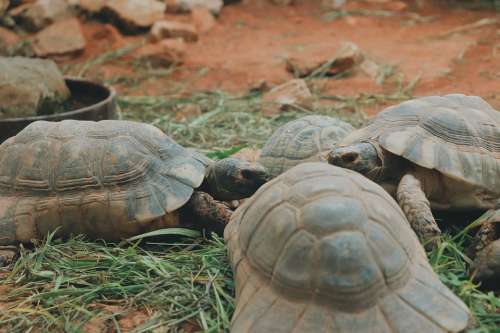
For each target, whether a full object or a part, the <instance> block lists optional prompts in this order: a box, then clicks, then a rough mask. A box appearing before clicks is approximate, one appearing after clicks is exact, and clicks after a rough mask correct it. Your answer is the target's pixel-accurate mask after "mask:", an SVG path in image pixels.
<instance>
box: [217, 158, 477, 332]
mask: <svg viewBox="0 0 500 333" xmlns="http://www.w3.org/2000/svg"><path fill="white" fill-rule="evenodd" d="M225 238H226V240H227V241H228V246H229V254H230V259H231V263H232V266H233V270H234V272H235V276H236V295H237V307H236V312H235V315H234V317H233V327H232V332H291V331H294V332H330V331H333V332H391V331H393V332H458V331H460V330H462V329H463V328H464V327H465V326H466V325H467V322H468V318H469V312H468V310H467V308H466V306H465V305H464V304H463V303H462V302H461V301H460V300H459V299H458V298H457V297H456V296H455V295H453V293H452V292H451V291H450V290H448V289H447V288H446V287H445V286H444V285H443V284H442V283H441V282H440V281H439V279H438V278H437V276H436V275H435V274H434V273H433V271H432V269H431V267H430V266H429V264H428V262H427V259H426V256H425V253H424V251H423V248H422V247H421V245H420V244H419V242H418V240H417V238H416V236H415V234H414V233H413V231H412V230H411V227H410V225H409V223H408V221H407V220H406V218H405V216H404V214H403V212H402V211H401V210H400V208H399V207H398V205H397V204H396V202H395V201H394V200H393V199H392V198H391V197H390V196H389V195H388V194H387V193H386V192H385V191H384V190H383V189H382V188H381V187H380V186H378V185H376V184H375V183H373V182H371V181H369V180H368V179H366V178H364V177H363V176H361V175H359V174H357V173H355V172H352V171H350V170H345V169H341V168H338V167H334V166H330V165H328V164H324V163H304V164H301V165H298V166H296V167H294V168H292V169H290V170H289V171H287V172H285V173H284V174H282V175H281V176H279V177H277V178H276V179H274V180H273V181H271V182H269V183H267V184H266V185H264V186H263V187H262V188H261V189H259V191H257V193H256V194H255V195H254V196H253V197H252V198H251V199H250V200H248V201H247V202H245V203H244V204H243V205H242V206H241V207H240V208H238V210H237V211H236V213H235V215H234V216H233V218H232V219H231V222H230V224H229V226H228V227H227V228H226V233H225Z"/></svg>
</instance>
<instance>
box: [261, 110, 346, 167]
mask: <svg viewBox="0 0 500 333" xmlns="http://www.w3.org/2000/svg"><path fill="white" fill-rule="evenodd" d="M353 130H354V128H353V127H352V126H351V125H350V124H349V123H346V122H344V121H342V120H339V119H336V118H332V117H327V116H306V117H302V118H299V119H296V120H294V121H291V122H289V123H286V124H285V125H283V126H281V127H279V128H278V129H277V130H276V131H275V132H274V133H273V135H272V136H271V137H270V138H269V139H268V140H267V142H266V143H265V144H264V147H263V148H262V152H261V155H260V159H259V162H260V163H261V164H262V165H264V166H265V167H266V168H267V170H268V172H269V173H270V175H271V176H272V177H276V176H277V175H279V174H281V173H282V172H284V171H286V170H288V169H290V168H291V167H293V166H295V165H297V164H299V163H302V162H314V161H320V160H321V154H320V153H321V152H324V151H327V150H329V149H331V148H332V147H333V146H334V145H335V144H337V143H338V142H339V141H340V140H341V139H343V138H344V137H345V136H346V135H347V134H348V133H350V132H352V131H353Z"/></svg>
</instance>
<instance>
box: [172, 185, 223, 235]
mask: <svg viewBox="0 0 500 333" xmlns="http://www.w3.org/2000/svg"><path fill="white" fill-rule="evenodd" d="M182 209H183V213H184V215H189V220H191V221H192V223H193V226H194V227H196V228H199V229H205V230H207V231H209V232H215V233H217V234H218V235H220V236H223V235H224V228H225V227H226V225H227V224H228V223H229V219H230V218H231V214H232V210H231V209H230V208H229V206H228V205H226V204H225V203H223V202H221V201H217V200H215V199H214V198H212V197H211V196H210V195H209V194H208V193H205V192H199V191H195V192H194V193H193V195H192V196H191V199H189V201H188V202H187V204H186V205H185V206H184V207H183V208H182ZM181 219H183V217H181Z"/></svg>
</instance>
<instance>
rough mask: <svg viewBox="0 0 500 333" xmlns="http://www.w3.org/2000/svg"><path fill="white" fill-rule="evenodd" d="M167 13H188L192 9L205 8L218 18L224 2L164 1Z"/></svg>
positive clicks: (201, 0)
mask: <svg viewBox="0 0 500 333" xmlns="http://www.w3.org/2000/svg"><path fill="white" fill-rule="evenodd" d="M166 3H167V12H169V13H189V12H191V11H192V9H193V8H196V7H205V8H206V9H208V10H209V11H210V12H211V13H212V14H213V15H215V16H218V15H219V13H220V11H221V9H222V7H223V6H224V2H223V1H222V0H166Z"/></svg>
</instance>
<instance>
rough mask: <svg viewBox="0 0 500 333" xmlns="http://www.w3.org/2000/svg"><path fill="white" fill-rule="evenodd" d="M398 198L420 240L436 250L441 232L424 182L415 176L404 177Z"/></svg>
mask: <svg viewBox="0 0 500 333" xmlns="http://www.w3.org/2000/svg"><path fill="white" fill-rule="evenodd" d="M396 198H397V201H398V203H399V205H400V207H401V209H402V210H403V212H404V213H405V215H406V217H407V219H408V221H409V222H410V225H411V226H412V228H413V230H414V231H415V232H416V233H417V235H418V237H419V238H420V240H421V241H422V242H423V243H424V244H425V245H426V247H427V248H428V249H432V248H434V247H435V246H436V245H437V244H438V241H439V235H440V234H441V230H440V229H439V227H438V225H437V223H436V220H434V216H433V215H432V212H431V208H430V203H429V200H428V199H427V197H426V195H425V192H424V190H423V188H422V182H421V181H420V180H419V179H418V178H417V177H416V176H415V175H414V174H411V173H408V174H406V175H404V176H403V177H402V178H401V181H400V182H399V185H398V188H397V193H396Z"/></svg>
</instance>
